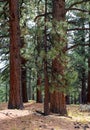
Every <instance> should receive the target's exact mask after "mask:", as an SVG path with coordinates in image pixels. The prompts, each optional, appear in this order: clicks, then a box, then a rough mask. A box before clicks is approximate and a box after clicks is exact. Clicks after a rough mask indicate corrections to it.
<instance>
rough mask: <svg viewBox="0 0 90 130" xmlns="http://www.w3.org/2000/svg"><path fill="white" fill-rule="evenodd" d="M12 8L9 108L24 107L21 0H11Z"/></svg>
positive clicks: (10, 6)
mask: <svg viewBox="0 0 90 130" xmlns="http://www.w3.org/2000/svg"><path fill="white" fill-rule="evenodd" d="M9 10H10V94H9V103H8V108H9V109H14V108H16V109H22V108H23V102H22V89H21V57H20V27H19V1H18V0H9Z"/></svg>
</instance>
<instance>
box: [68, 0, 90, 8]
mask: <svg viewBox="0 0 90 130" xmlns="http://www.w3.org/2000/svg"><path fill="white" fill-rule="evenodd" d="M84 2H90V0H82V1H79V2H75V3H73V4H72V5H70V7H69V8H67V9H66V10H70V9H71V8H72V7H73V6H75V5H77V4H82V3H84Z"/></svg>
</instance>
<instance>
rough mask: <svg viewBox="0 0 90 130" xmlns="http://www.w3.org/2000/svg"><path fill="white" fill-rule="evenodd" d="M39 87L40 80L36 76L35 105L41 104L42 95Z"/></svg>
mask: <svg viewBox="0 0 90 130" xmlns="http://www.w3.org/2000/svg"><path fill="white" fill-rule="evenodd" d="M40 87H41V78H40V76H38V79H37V99H36V100H37V103H41V102H42V93H41V90H40Z"/></svg>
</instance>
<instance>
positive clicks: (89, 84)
mask: <svg viewBox="0 0 90 130" xmlns="http://www.w3.org/2000/svg"><path fill="white" fill-rule="evenodd" d="M89 15H90V12H89ZM89 28H90V22H89ZM88 53H89V55H90V30H89V50H88ZM87 103H89V104H90V56H89V57H88V88H87Z"/></svg>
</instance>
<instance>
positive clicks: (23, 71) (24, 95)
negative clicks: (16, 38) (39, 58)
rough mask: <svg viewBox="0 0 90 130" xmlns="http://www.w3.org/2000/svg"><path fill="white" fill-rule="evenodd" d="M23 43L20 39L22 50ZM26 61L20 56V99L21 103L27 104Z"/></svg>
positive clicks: (22, 39)
mask: <svg viewBox="0 0 90 130" xmlns="http://www.w3.org/2000/svg"><path fill="white" fill-rule="evenodd" d="M24 46H25V41H24V38H23V37H22V38H21V49H22V48H24ZM26 63H27V60H26V59H25V58H24V57H23V56H22V55H21V87H22V98H23V102H28V97H27V81H26V78H27V68H26Z"/></svg>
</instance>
